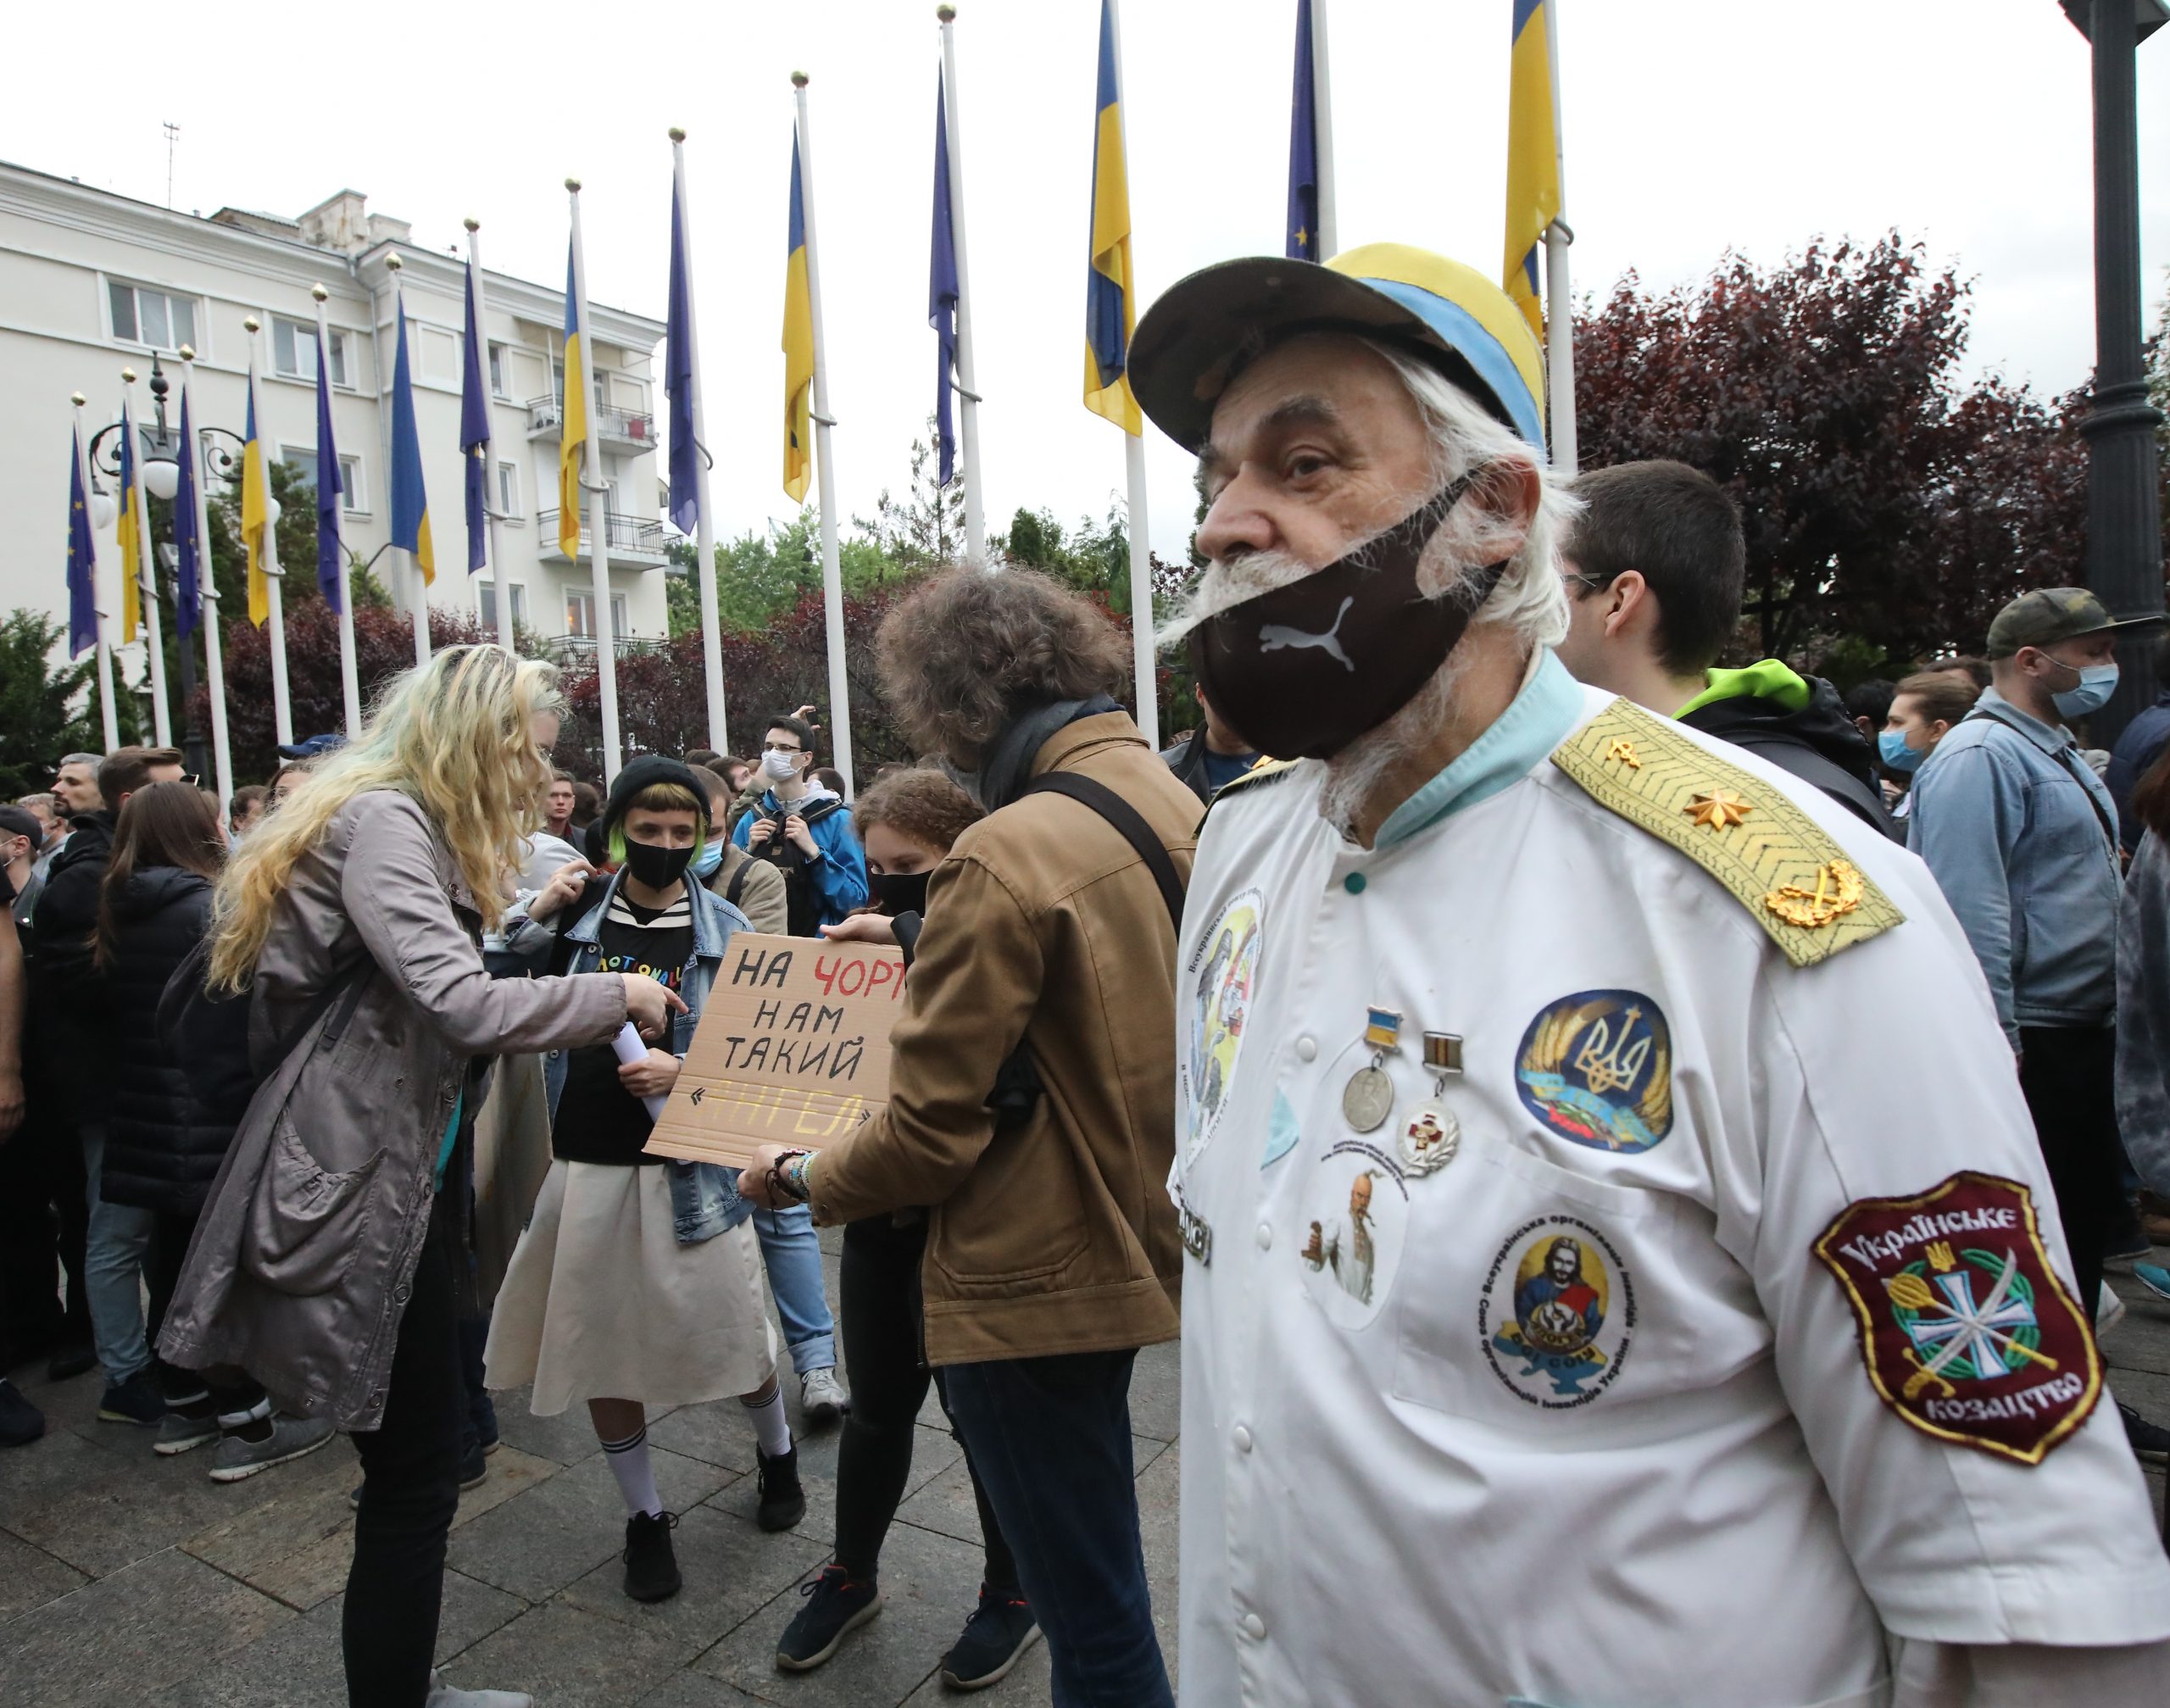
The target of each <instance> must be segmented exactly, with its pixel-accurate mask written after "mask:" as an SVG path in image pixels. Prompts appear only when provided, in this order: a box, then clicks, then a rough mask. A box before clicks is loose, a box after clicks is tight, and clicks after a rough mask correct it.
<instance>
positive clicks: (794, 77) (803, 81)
mask: <svg viewBox="0 0 2170 1708" xmlns="http://www.w3.org/2000/svg"><path fill="white" fill-rule="evenodd" d="M812 81H814V80H813V79H812V78H811V77H810V76H808V75H806V74H805V73H804V71H794V72H793V73H792V74H791V86H792V87H793V88H794V89H804V87H805V86H807V85H808V84H809V83H811V82H812Z"/></svg>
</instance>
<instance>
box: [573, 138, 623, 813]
mask: <svg viewBox="0 0 2170 1708" xmlns="http://www.w3.org/2000/svg"><path fill="white" fill-rule="evenodd" d="M565 192H566V194H567V195H568V196H569V197H570V198H571V200H572V208H573V303H574V310H573V313H574V324H575V325H577V326H578V327H579V328H580V394H581V398H582V399H583V400H585V402H586V403H587V437H585V438H583V439H582V440H581V448H580V450H581V456H580V460H581V487H583V488H584V489H585V490H586V491H587V494H588V498H589V500H590V502H589V504H588V514H589V515H590V516H592V517H593V519H594V523H595V526H594V527H593V530H592V531H591V533H590V537H589V545H588V556H589V561H590V562H591V563H592V564H593V566H594V570H595V680H596V684H597V686H598V688H599V689H600V690H601V698H602V702H603V704H602V707H601V711H602V715H603V781H604V783H605V784H606V785H607V784H609V782H610V781H611V779H613V778H614V777H615V776H617V775H618V768H619V765H620V764H621V763H622V761H621V759H620V743H619V740H618V641H617V637H616V636H615V634H614V633H613V632H612V631H611V623H610V488H609V486H607V485H606V484H605V483H604V479H603V459H602V455H601V453H599V452H598V451H597V449H596V448H595V446H596V440H597V439H598V437H601V434H602V431H603V412H602V411H601V410H600V409H598V408H597V407H596V402H595V328H594V327H593V325H590V324H589V321H588V318H587V257H586V256H585V255H584V254H583V253H581V241H580V180H579V179H577V178H568V179H566V180H565Z"/></svg>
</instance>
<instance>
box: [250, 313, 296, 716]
mask: <svg viewBox="0 0 2170 1708" xmlns="http://www.w3.org/2000/svg"><path fill="white" fill-rule="evenodd" d="M242 325H243V326H244V327H246V328H247V329H248V401H249V405H250V407H251V408H252V409H253V410H254V412H255V415H256V442H257V447H258V448H257V455H258V456H259V457H262V458H264V488H265V492H264V496H265V497H266V498H270V485H271V473H270V458H269V457H268V456H265V454H264V448H265V447H267V446H268V445H269V444H270V441H269V440H268V439H266V438H265V437H264V433H265V432H266V431H267V428H266V426H265V423H264V393H263V389H262V387H259V385H258V384H257V375H258V374H259V372H260V371H261V370H260V369H259V366H258V364H257V359H256V358H257V334H258V332H259V330H260V328H259V326H258V325H257V320H256V316H255V315H253V314H251V315H250V316H249V317H248V319H247V320H243V321H242ZM270 502H271V503H272V504H274V505H275V504H277V503H278V502H279V501H278V500H277V499H276V498H270ZM263 556H264V598H265V599H266V601H267V602H268V603H269V604H270V610H269V612H268V613H267V615H266V623H267V627H268V630H269V633H270V642H271V734H272V738H273V740H275V742H277V743H278V744H279V745H280V746H281V747H290V746H292V744H293V739H294V705H293V700H292V696H291V695H290V694H289V693H288V692H287V612H286V606H285V604H284V602H283V600H282V599H281V596H280V595H281V587H283V586H284V584H285V581H286V572H285V571H284V570H281V568H280V567H279V518H278V515H277V514H276V513H275V512H274V513H273V514H271V515H267V516H266V517H265V518H264V554H263Z"/></svg>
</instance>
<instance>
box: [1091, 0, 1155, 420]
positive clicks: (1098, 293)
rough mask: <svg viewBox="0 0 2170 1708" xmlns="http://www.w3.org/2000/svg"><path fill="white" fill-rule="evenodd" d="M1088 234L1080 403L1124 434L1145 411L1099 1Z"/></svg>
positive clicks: (1111, 72) (1112, 80)
mask: <svg viewBox="0 0 2170 1708" xmlns="http://www.w3.org/2000/svg"><path fill="white" fill-rule="evenodd" d="M1093 109H1094V115H1095V116H1094V120H1093V124H1094V130H1093V237H1092V248H1091V251H1090V255H1091V259H1090V262H1089V264H1088V266H1087V268H1086V270H1085V407H1086V408H1087V409H1090V410H1091V411H1092V412H1093V414H1096V415H1104V416H1106V417H1107V418H1108V420H1110V421H1113V422H1114V423H1115V424H1116V426H1118V427H1121V429H1122V430H1123V431H1125V432H1126V433H1139V434H1142V433H1143V431H1145V420H1144V417H1143V416H1142V415H1140V414H1138V399H1137V398H1134V397H1132V395H1131V392H1130V333H1131V328H1132V325H1134V324H1135V323H1136V320H1137V317H1138V305H1137V303H1136V302H1135V301H1134V300H1133V292H1132V287H1133V284H1134V282H1135V281H1133V280H1132V276H1131V270H1130V176H1129V174H1128V173H1127V171H1126V170H1125V169H1124V165H1123V158H1122V86H1121V78H1120V77H1119V76H1118V75H1117V74H1116V19H1115V14H1114V12H1113V11H1112V10H1111V9H1110V7H1109V5H1108V3H1107V0H1101V3H1100V83H1099V95H1098V97H1097V98H1096V99H1095V100H1094V102H1093Z"/></svg>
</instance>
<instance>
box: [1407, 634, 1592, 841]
mask: <svg viewBox="0 0 2170 1708" xmlns="http://www.w3.org/2000/svg"><path fill="white" fill-rule="evenodd" d="M1583 704H1584V698H1583V689H1582V685H1581V684H1580V683H1578V682H1576V680H1575V679H1574V678H1573V677H1572V676H1569V675H1568V674H1567V667H1566V665H1563V664H1561V662H1560V660H1559V659H1556V658H1555V657H1554V656H1553V654H1552V649H1551V648H1550V647H1548V648H1545V649H1544V655H1543V657H1542V658H1540V659H1538V666H1537V669H1536V670H1535V672H1534V673H1533V675H1532V676H1531V677H1530V679H1529V680H1528V681H1527V682H1524V683H1523V684H1522V692H1521V693H1518V694H1516V696H1515V698H1514V700H1513V702H1512V704H1510V705H1509V706H1508V708H1507V709H1506V710H1505V711H1504V712H1502V713H1500V716H1499V719H1498V720H1497V721H1495V722H1494V724H1493V726H1492V727H1491V728H1489V729H1488V730H1487V731H1485V732H1484V733H1483V735H1481V736H1479V737H1477V739H1476V740H1475V741H1473V742H1472V743H1470V744H1469V747H1468V748H1467V749H1466V750H1465V751H1464V752H1463V753H1462V754H1461V756H1460V757H1459V758H1458V759H1455V761H1454V763H1453V764H1451V765H1449V766H1448V767H1447V768H1446V769H1445V770H1444V771H1441V772H1440V773H1439V774H1438V776H1435V777H1433V779H1432V781H1431V782H1427V784H1425V785H1424V787H1422V788H1421V789H1419V790H1417V791H1416V793H1415V794H1413V795H1411V796H1410V798H1408V799H1407V800H1405V801H1404V802H1403V803H1402V804H1400V805H1399V806H1398V807H1396V808H1395V809H1394V811H1393V812H1392V813H1390V814H1389V815H1388V817H1387V821H1386V822H1385V823H1384V824H1383V825H1382V826H1379V834H1378V838H1377V842H1376V843H1374V844H1373V846H1374V847H1377V848H1391V847H1393V846H1394V844H1395V843H1401V842H1406V841H1407V840H1408V839H1409V838H1410V837H1413V836H1415V835H1416V832H1419V831H1421V830H1423V829H1425V828H1427V826H1431V825H1433V824H1436V823H1437V822H1438V821H1439V820H1441V819H1443V818H1444V817H1446V816H1447V815H1448V814H1449V813H1458V812H1461V811H1464V810H1465V809H1467V808H1470V807H1473V806H1475V805H1476V804H1477V803H1478V802H1479V801H1485V800H1489V799H1491V798H1492V797H1493V796H1494V795H1496V794H1498V793H1500V790H1502V789H1504V788H1505V787H1507V786H1508V785H1509V784H1510V783H1511V782H1516V780H1517V779H1519V778H1521V777H1524V776H1527V775H1528V774H1529V772H1530V771H1531V769H1532V768H1533V766H1535V765H1536V764H1537V763H1538V760H1540V759H1543V758H1544V756H1545V755H1546V754H1549V753H1550V752H1551V751H1552V750H1553V749H1554V748H1556V747H1558V746H1559V745H1560V743H1561V742H1563V741H1565V740H1566V739H1567V732H1569V731H1570V730H1572V729H1573V728H1574V727H1575V726H1576V725H1577V724H1578V723H1580V722H1581V721H1582V720H1583Z"/></svg>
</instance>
